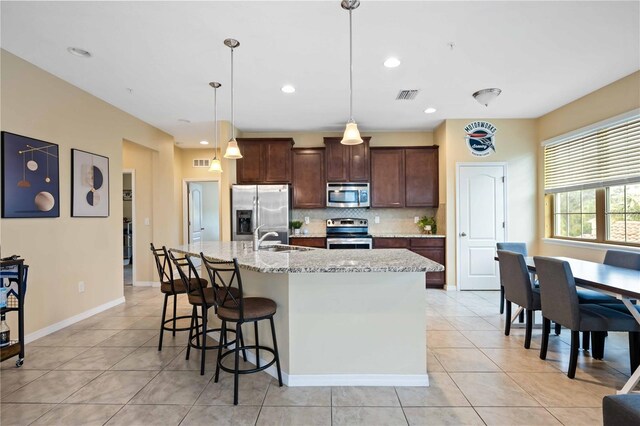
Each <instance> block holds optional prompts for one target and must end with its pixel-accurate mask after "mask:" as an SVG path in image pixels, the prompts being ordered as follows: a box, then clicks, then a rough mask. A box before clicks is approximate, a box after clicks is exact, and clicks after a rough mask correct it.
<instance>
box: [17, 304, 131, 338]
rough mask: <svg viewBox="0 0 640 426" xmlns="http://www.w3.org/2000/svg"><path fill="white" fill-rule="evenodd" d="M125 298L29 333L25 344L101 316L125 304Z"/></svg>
mask: <svg viewBox="0 0 640 426" xmlns="http://www.w3.org/2000/svg"><path fill="white" fill-rule="evenodd" d="M124 301H125V300H124V296H123V297H119V298H117V299H115V300H112V301H110V302H107V303H104V304H102V305H100V306H96V307H95V308H91V309H89V310H88V311H84V312H82V313H79V314H78V315H74V316H72V317H70V318H67V319H65V320H62V321H60V322H57V323H55V324H52V325H50V326H48V327H45V328H41V329H40V330H38V331H34V332H33V333H29V334H27V335H26V336H25V337H24V341H25V343H31V342H33V341H34V340H37V339H39V338H41V337H44V336H47V335H49V334H51V333H54V332H56V331H58V330H62V329H63V328H65V327H69V326H70V325H72V324H75V323H77V322H80V321H82V320H84V319H87V318H89V317H92V316H94V315H96V314H99V313H100V312H103V311H106V310H107V309H111V308H113V307H114V306H118V305H119V304H121V303H124Z"/></svg>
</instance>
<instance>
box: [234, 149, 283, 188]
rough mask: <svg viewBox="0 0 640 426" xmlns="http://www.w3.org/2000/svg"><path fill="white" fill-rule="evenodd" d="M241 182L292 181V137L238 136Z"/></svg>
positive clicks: (238, 169)
mask: <svg viewBox="0 0 640 426" xmlns="http://www.w3.org/2000/svg"><path fill="white" fill-rule="evenodd" d="M237 140H238V147H239V148H240V152H241V153H242V158H241V159H239V160H237V163H236V180H237V181H238V183H239V184H259V183H291V148H292V146H293V139H291V138H238V139H237Z"/></svg>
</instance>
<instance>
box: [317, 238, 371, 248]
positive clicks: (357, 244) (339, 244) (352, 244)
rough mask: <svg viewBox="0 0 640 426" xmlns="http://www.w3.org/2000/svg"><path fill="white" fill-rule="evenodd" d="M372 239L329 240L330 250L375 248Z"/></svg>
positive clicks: (328, 246)
mask: <svg viewBox="0 0 640 426" xmlns="http://www.w3.org/2000/svg"><path fill="white" fill-rule="evenodd" d="M372 241H373V240H372V239H371V238H327V248H328V249H342V250H344V249H365V250H370V249H372V248H373V244H372Z"/></svg>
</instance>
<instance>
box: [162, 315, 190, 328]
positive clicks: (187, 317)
mask: <svg viewBox="0 0 640 426" xmlns="http://www.w3.org/2000/svg"><path fill="white" fill-rule="evenodd" d="M182 319H188V320H190V319H191V315H182V316H179V317H176V318H175V320H176V321H178V320H182ZM168 323H173V318H169V319H167V320H165V321H164V322H163V323H162V329H163V330H164V331H189V330H191V327H180V328H178V327H176V329H175V330H174V329H173V326H169V325H167V324H168Z"/></svg>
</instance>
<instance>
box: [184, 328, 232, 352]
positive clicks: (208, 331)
mask: <svg viewBox="0 0 640 426" xmlns="http://www.w3.org/2000/svg"><path fill="white" fill-rule="evenodd" d="M198 328H202V324H200V325H198ZM221 331H222V329H221V328H210V329H208V330H207V333H213V332H221ZM235 332H236V331H235V330H229V329H227V333H234V334H235ZM198 337H202V334H201V333H198V334H197V335H195V336H193V337H192V338H191V341H190V342H189V345H190V346H191V347H192V348H194V349H200V350H202V345H199V344H197V343H194V341H196V340H197V339H198ZM235 343H236V339H234V340H229V341H227V343H226V344H222V343H219V344H217V345H213V346H205V347H204V348H205V350H210V349H218V348H220V345H222V347H223V348H226V347H228V346H230V345H234V344H235ZM232 352H233V351H232Z"/></svg>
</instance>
